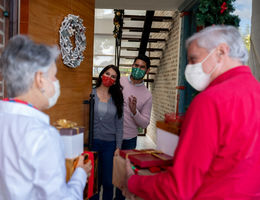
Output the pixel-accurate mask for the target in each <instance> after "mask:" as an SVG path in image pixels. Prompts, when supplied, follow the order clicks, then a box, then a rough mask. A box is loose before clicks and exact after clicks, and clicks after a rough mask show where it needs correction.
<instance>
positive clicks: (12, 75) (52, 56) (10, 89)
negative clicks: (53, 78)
mask: <svg viewBox="0 0 260 200" xmlns="http://www.w3.org/2000/svg"><path fill="white" fill-rule="evenodd" d="M58 55H59V50H58V48H57V47H56V46H53V47H51V46H47V45H44V44H36V43H34V42H33V41H32V40H31V39H29V38H28V37H27V36H24V35H16V36H14V37H13V38H12V39H11V40H10V41H9V42H8V44H7V46H6V47H5V49H4V51H3V53H2V56H1V71H2V75H3V78H4V81H5V85H6V89H7V96H8V97H9V98H14V97H17V96H19V95H21V94H23V93H25V92H27V91H28V90H29V89H30V87H31V86H32V84H33V82H34V76H35V73H36V72H37V71H42V72H44V73H47V72H48V70H49V68H50V66H51V64H53V63H54V62H55V60H56V58H57V57H58Z"/></svg>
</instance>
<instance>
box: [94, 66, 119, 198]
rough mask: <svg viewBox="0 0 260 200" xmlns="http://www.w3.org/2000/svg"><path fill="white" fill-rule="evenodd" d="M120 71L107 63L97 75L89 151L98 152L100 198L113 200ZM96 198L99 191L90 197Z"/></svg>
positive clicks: (117, 145)
mask: <svg viewBox="0 0 260 200" xmlns="http://www.w3.org/2000/svg"><path fill="white" fill-rule="evenodd" d="M119 80H120V72H119V69H118V68H117V67H116V66H114V65H108V66H107V67H105V68H104V69H103V70H102V71H101V73H100V74H99V77H98V80H97V83H96V87H95V88H94V89H93V91H92V93H93V94H94V95H95V107H94V140H93V147H92V150H93V151H97V152H98V172H99V173H98V180H99V188H100V186H101V185H102V186H103V200H112V199H113V185H112V169H113V156H114V152H115V150H116V149H120V148H121V145H122V138H123V104H124V98H123V94H122V86H121V85H120V81H119ZM96 199H99V194H97V195H95V196H93V197H92V198H91V200H96Z"/></svg>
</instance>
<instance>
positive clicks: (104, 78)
mask: <svg viewBox="0 0 260 200" xmlns="http://www.w3.org/2000/svg"><path fill="white" fill-rule="evenodd" d="M102 83H103V85H104V86H106V87H110V86H112V85H113V84H114V83H115V80H114V79H112V78H110V77H109V76H105V75H103V76H102Z"/></svg>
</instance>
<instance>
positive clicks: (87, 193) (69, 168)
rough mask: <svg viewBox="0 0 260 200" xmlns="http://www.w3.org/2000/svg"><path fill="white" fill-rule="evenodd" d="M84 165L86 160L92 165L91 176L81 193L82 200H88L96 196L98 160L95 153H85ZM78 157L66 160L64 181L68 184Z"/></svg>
mask: <svg viewBox="0 0 260 200" xmlns="http://www.w3.org/2000/svg"><path fill="white" fill-rule="evenodd" d="M84 155H85V158H86V159H85V161H84V162H85V163H86V162H88V160H91V163H92V170H91V175H90V177H88V181H87V184H86V187H85V189H84V192H83V197H84V199H89V198H90V197H91V196H93V195H94V194H96V193H97V192H98V177H97V176H98V159H97V153H96V152H89V151H85V152H84ZM78 159H79V157H77V158H74V159H66V172H67V173H66V181H67V182H68V181H69V180H70V178H71V176H72V175H73V173H74V171H75V169H76V166H77V162H78Z"/></svg>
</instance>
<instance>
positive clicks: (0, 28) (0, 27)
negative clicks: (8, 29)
mask: <svg viewBox="0 0 260 200" xmlns="http://www.w3.org/2000/svg"><path fill="white" fill-rule="evenodd" d="M0 31H3V32H4V23H3V22H1V21H0Z"/></svg>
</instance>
